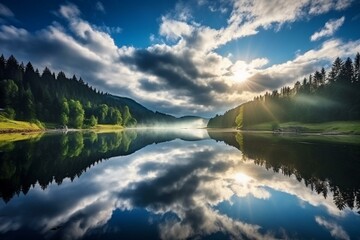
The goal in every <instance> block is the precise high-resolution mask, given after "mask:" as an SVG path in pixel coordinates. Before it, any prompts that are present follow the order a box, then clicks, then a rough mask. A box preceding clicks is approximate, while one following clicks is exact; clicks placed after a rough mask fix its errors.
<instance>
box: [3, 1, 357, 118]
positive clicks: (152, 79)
mask: <svg viewBox="0 0 360 240" xmlns="http://www.w3.org/2000/svg"><path fill="white" fill-rule="evenodd" d="M340 3H342V4H341V6H343V7H344V6H347V5H346V4H345V3H346V2H344V1H331V4H330V5H329V7H328V8H326V9H323V10H321V11H322V12H326V11H330V10H334V9H335V10H336V9H338V8H340V7H338V6H340V5H339V4H340ZM203 4H208V3H206V2H204V3H203ZM311 4H313V1H310V0H302V1H296V3H293V4H288V1H285V0H271V1H256V2H255V1H254V2H253V1H234V2H233V8H232V11H231V13H230V15H229V16H230V17H229V19H228V22H227V25H225V26H224V27H221V28H219V29H215V28H211V27H209V26H206V25H201V24H199V23H197V22H195V21H194V19H193V17H192V16H191V9H189V7H188V6H186V5H185V4H177V5H176V9H177V10H178V11H177V12H175V11H172V12H170V13H169V14H166V15H165V16H163V17H162V18H161V23H160V26H159V35H152V36H150V42H151V44H152V45H151V46H149V47H148V48H146V49H135V48H133V47H128V46H117V45H116V44H115V41H114V39H113V38H112V36H111V35H110V34H117V33H120V32H121V28H120V27H109V26H95V25H93V24H91V23H89V22H88V21H86V20H84V19H83V18H82V17H81V12H80V10H79V9H78V7H77V6H76V5H74V4H71V3H69V4H66V5H62V6H61V7H60V9H59V11H58V13H57V16H61V17H63V18H65V19H66V24H67V26H61V25H60V24H59V23H52V24H51V25H49V26H48V27H46V28H44V29H42V30H40V31H38V32H35V33H29V32H27V31H26V30H25V29H21V28H17V27H14V26H7V25H3V26H2V27H1V29H0V39H1V44H2V46H4V49H5V50H4V51H5V52H4V53H8V54H14V55H15V56H17V57H18V58H20V60H23V61H29V60H30V61H32V62H33V64H34V65H35V66H38V67H40V68H41V67H44V66H45V65H47V66H49V67H51V68H52V70H55V71H59V70H63V71H65V72H66V73H67V74H68V75H73V74H76V75H78V76H79V75H80V76H81V77H83V79H84V80H86V81H88V82H89V83H90V84H91V85H93V86H95V87H97V88H100V89H101V90H103V91H107V92H110V93H112V94H116V95H123V96H124V95H125V96H127V97H131V98H134V99H135V100H137V101H139V102H141V103H142V104H144V105H145V106H147V107H149V108H151V109H154V110H157V111H163V112H167V113H170V114H176V115H187V114H192V115H193V114H206V115H205V116H213V115H214V114H215V113H217V112H222V111H224V110H226V109H228V108H231V107H234V106H236V105H239V104H240V103H242V102H244V101H247V100H249V99H252V98H253V97H254V96H255V95H257V94H259V92H262V91H265V90H272V89H274V88H278V87H281V86H283V85H288V84H292V83H293V82H295V81H296V80H298V79H299V78H301V77H302V76H304V75H306V74H309V73H310V72H311V71H313V70H315V68H316V67H318V66H319V64H320V61H322V60H325V61H329V62H331V61H333V59H334V58H335V57H337V56H340V57H342V56H350V55H352V54H353V53H355V52H356V49H358V47H357V46H356V44H355V43H357V41H355V42H348V43H347V42H344V43H341V44H339V43H340V42H339V41H338V40H334V41H332V42H331V41H330V42H327V43H325V44H324V45H323V46H322V47H321V49H313V50H308V51H307V52H305V53H304V54H303V55H298V56H296V58H295V59H292V60H289V61H287V62H285V63H282V64H277V65H271V62H270V60H269V59H267V58H264V57H259V58H257V59H251V60H250V61H249V62H246V61H240V60H236V59H234V58H233V57H231V55H228V56H222V55H221V54H219V53H217V52H216V51H215V50H216V49H217V48H219V47H220V46H222V45H224V44H227V43H228V42H229V41H232V40H234V39H238V38H241V37H245V36H249V35H254V34H257V32H258V31H260V30H261V29H262V28H266V29H271V28H274V29H275V30H277V29H279V28H280V27H281V26H282V25H283V24H285V23H291V22H294V21H298V20H299V19H302V18H305V17H306V16H311V15H314V14H315V12H314V13H310V12H309V11H311V10H310V9H311V8H310V7H309V6H312V5H311ZM314 6H315V5H314ZM205 7H206V6H205ZM319 11H320V10H319ZM316 14H319V13H316ZM25 42H26V44H25ZM30 46H31V47H30ZM350 46H353V47H354V49H352V51H351V49H349V47H350ZM35 52H36V54H35ZM55 56H58V57H55ZM63 59H67V61H63ZM124 59H128V60H129V61H128V62H125V61H124ZM165 59H167V60H171V61H164V60H165ZM149 60H151V61H149ZM161 61H162V64H158V63H160V62H161ZM151 64H152V65H151ZM155 65H156V67H157V68H154V66H155ZM245 79H249V80H248V81H239V80H245ZM184 106H186V108H184Z"/></svg>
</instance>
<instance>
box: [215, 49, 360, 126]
mask: <svg viewBox="0 0 360 240" xmlns="http://www.w3.org/2000/svg"><path fill="white" fill-rule="evenodd" d="M359 120H360V54H359V53H357V55H356V57H355V59H354V62H353V61H352V60H351V59H350V58H347V59H346V61H345V62H344V61H343V60H341V59H340V58H337V59H336V60H335V61H334V63H333V65H332V67H331V69H330V71H329V73H328V74H327V73H326V71H325V69H324V68H322V69H321V71H316V72H315V73H314V74H310V76H309V77H308V78H304V79H303V81H302V83H300V81H297V82H296V83H295V84H294V86H293V87H292V88H290V87H283V88H281V89H280V91H278V90H274V91H272V92H271V93H269V92H266V93H265V95H262V96H258V97H255V98H254V100H253V101H249V102H247V103H243V104H241V105H239V106H237V107H235V108H233V109H231V110H228V111H227V112H225V113H224V114H223V115H216V116H215V117H213V118H211V119H210V120H209V123H208V127H209V128H239V129H253V126H254V125H258V126H259V124H263V123H268V124H271V125H272V129H279V123H284V122H299V123H324V122H333V121H359Z"/></svg>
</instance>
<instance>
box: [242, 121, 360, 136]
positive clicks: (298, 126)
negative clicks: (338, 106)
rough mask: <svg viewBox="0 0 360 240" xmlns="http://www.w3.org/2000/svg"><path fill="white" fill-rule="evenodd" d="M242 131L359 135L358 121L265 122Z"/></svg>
mask: <svg viewBox="0 0 360 240" xmlns="http://www.w3.org/2000/svg"><path fill="white" fill-rule="evenodd" d="M243 130H249V131H276V132H299V133H321V134H329V135H331V134H346V135H349V134H353V135H359V134H360V121H337V122H325V123H300V122H285V123H274V122H267V123H262V124H256V125H251V126H248V127H246V128H244V129H243Z"/></svg>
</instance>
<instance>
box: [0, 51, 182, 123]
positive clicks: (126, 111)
mask: <svg viewBox="0 0 360 240" xmlns="http://www.w3.org/2000/svg"><path fill="white" fill-rule="evenodd" d="M120 77H121V76H119V78H120ZM0 110H1V114H2V115H4V116H6V117H8V118H10V119H16V120H25V121H31V122H39V121H41V122H49V123H56V124H59V125H68V126H70V127H74V128H83V127H91V126H94V125H96V124H119V125H124V126H133V125H136V124H137V122H139V123H148V124H149V123H151V122H171V121H174V120H175V119H176V118H175V117H173V116H170V115H166V114H162V113H158V112H156V113H154V112H153V111H151V110H149V109H147V108H145V107H144V106H142V105H140V104H139V103H137V102H135V101H134V100H132V99H129V98H123V97H117V96H113V95H110V94H107V93H103V92H101V91H99V90H97V89H95V88H93V87H91V86H89V85H88V84H87V83H86V82H85V81H84V80H83V79H82V78H81V77H80V78H77V77H76V76H75V75H74V76H73V77H70V78H69V77H67V76H66V75H65V73H64V72H59V73H57V74H56V73H54V72H52V71H51V70H50V69H49V68H45V69H44V70H43V71H42V72H41V73H40V72H39V70H38V69H35V68H34V67H33V65H32V64H31V63H30V62H29V63H27V64H26V66H25V65H24V64H23V63H19V62H18V61H17V59H16V58H15V57H14V56H10V57H9V58H8V59H5V58H4V56H3V55H1V57H0Z"/></svg>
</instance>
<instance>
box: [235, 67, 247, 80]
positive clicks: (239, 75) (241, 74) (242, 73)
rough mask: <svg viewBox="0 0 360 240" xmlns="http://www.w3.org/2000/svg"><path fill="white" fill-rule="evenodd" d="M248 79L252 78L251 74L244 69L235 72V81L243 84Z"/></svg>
mask: <svg viewBox="0 0 360 240" xmlns="http://www.w3.org/2000/svg"><path fill="white" fill-rule="evenodd" d="M248 77H250V74H249V73H248V72H247V71H246V70H244V69H239V70H236V71H235V72H234V80H235V81H239V82H243V81H245V80H246V79H247V78H248Z"/></svg>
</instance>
